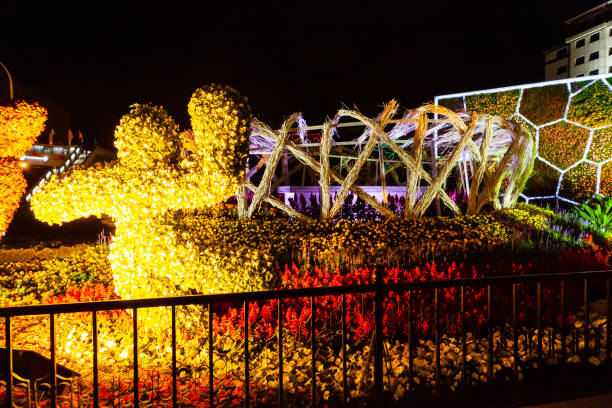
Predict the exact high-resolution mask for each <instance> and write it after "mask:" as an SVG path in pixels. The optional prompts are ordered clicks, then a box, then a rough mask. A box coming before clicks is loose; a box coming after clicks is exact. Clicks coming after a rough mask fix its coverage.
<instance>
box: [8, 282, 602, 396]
mask: <svg viewBox="0 0 612 408" xmlns="http://www.w3.org/2000/svg"><path fill="white" fill-rule="evenodd" d="M611 278H612V270H605V271H586V272H571V273H559V274H546V275H543V274H534V275H519V276H502V277H486V278H474V279H453V280H431V281H418V282H406V283H390V284H385V283H383V282H381V280H380V279H377V280H376V281H375V283H374V284H370V285H353V286H335V287H320V288H304V289H284V290H276V291H260V292H247V293H228V294H213V295H189V296H178V297H167V298H152V299H134V300H111V301H97V302H83V303H71V304H50V305H33V306H15V307H4V308H0V318H4V321H5V339H6V349H5V351H4V352H5V353H6V358H5V366H4V367H2V369H3V370H2V371H4V372H5V373H13V353H12V348H13V344H12V335H11V318H13V317H19V316H34V315H48V316H49V319H50V333H49V340H50V360H51V370H50V373H49V375H50V400H51V401H50V402H51V405H50V406H53V407H55V406H56V403H57V399H56V398H57V395H56V394H57V393H56V390H57V387H58V384H57V378H58V376H57V361H56V358H57V357H56V346H57V345H56V335H55V318H56V316H57V315H59V314H64V313H75V312H92V327H93V336H92V337H93V401H92V402H93V406H94V407H97V406H99V402H100V401H99V391H98V388H99V378H98V350H99V349H98V322H97V313H98V312H102V311H111V310H131V312H132V329H133V333H134V336H133V359H134V363H133V381H134V384H136V386H134V387H133V388H134V389H133V401H134V402H133V404H134V406H135V407H138V406H139V405H140V400H141V399H140V395H139V387H138V385H137V384H139V366H138V336H137V333H138V310H139V309H143V308H151V307H170V308H171V353H172V356H171V358H172V360H171V369H172V386H173V388H172V397H171V403H172V406H173V407H176V406H178V400H177V372H178V371H177V339H176V337H177V336H176V335H177V328H176V323H177V316H176V308H177V307H179V306H186V305H206V306H207V308H208V311H209V313H208V327H209V330H208V363H209V367H210V370H209V403H210V406H211V407H213V406H214V405H215V404H214V391H213V390H214V388H213V375H214V373H213V370H212V367H213V330H212V327H213V313H212V311H213V307H214V306H215V305H216V304H220V303H241V304H242V305H243V306H244V321H245V322H246V323H245V324H244V329H243V330H244V361H245V370H244V376H245V378H244V387H245V388H244V394H245V401H246V406H247V407H248V406H249V403H250V395H249V393H250V390H249V384H250V371H249V324H248V321H249V304H250V303H251V302H260V301H268V300H278V332H277V341H278V348H279V353H278V354H279V357H278V358H279V361H278V371H279V373H278V375H279V384H278V391H279V393H278V403H279V406H284V404H285V401H284V392H283V389H284V384H283V369H284V368H283V338H284V330H283V326H284V322H283V318H282V316H283V302H282V300H284V299H298V298H307V299H309V300H310V309H311V310H310V311H311V316H313V318H311V319H310V325H311V327H310V329H311V333H313V335H311V336H310V347H311V352H312V362H311V367H310V371H311V373H310V374H311V380H312V381H311V398H312V405H313V406H315V404H316V393H317V383H316V365H315V353H316V346H317V345H316V341H315V340H316V339H315V335H314V333H315V318H314V316H316V315H315V307H316V304H315V298H318V297H323V296H341V298H342V302H341V305H342V321H341V336H342V341H341V348H342V350H341V355H342V368H343V370H342V377H343V378H342V385H343V386H342V388H343V390H342V395H343V396H342V398H343V402H344V403H346V401H347V400H348V387H347V369H346V367H347V344H346V340H347V322H346V312H347V309H346V307H347V306H346V297H347V295H368V294H369V295H373V300H374V310H373V314H374V392H375V398H376V401H378V402H379V403H381V401H384V398H385V397H384V395H385V392H384V385H383V360H384V353H383V348H384V345H383V341H384V340H383V313H384V312H383V311H382V304H383V299H384V298H385V297H386V296H387V295H388V294H389V293H390V292H393V293H407V294H408V299H412V297H411V295H412V294H416V293H417V292H418V291H424V290H432V291H433V309H434V314H433V316H434V317H433V319H434V321H433V322H431V323H432V324H433V341H434V343H435V361H434V371H435V379H436V384H438V383H439V379H440V375H441V374H440V371H441V369H440V338H441V335H442V334H443V333H442V329H441V328H440V325H439V321H440V296H439V295H440V290H443V289H452V288H454V289H455V290H458V292H459V293H460V316H461V319H462V324H463V325H464V326H465V320H464V319H465V312H466V311H465V308H464V305H465V302H464V300H465V299H464V293H465V289H466V288H481V289H482V290H485V291H486V304H487V309H486V310H487V318H486V333H487V334H486V340H485V341H486V342H487V343H488V356H487V363H486V364H487V373H488V375H489V378H490V377H491V375H492V373H493V353H494V347H493V330H494V327H493V324H494V315H493V310H495V308H492V300H493V299H492V298H491V294H492V289H494V288H498V287H502V286H507V285H511V287H512V310H511V316H512V318H511V322H508V323H509V324H511V325H512V327H513V330H512V336H513V337H514V342H513V345H512V349H513V355H514V363H513V367H512V370H513V372H514V375H515V376H516V377H518V373H519V367H518V364H519V342H518V319H517V308H518V303H517V285H520V284H528V283H529V284H535V286H536V303H537V307H536V310H535V314H536V316H535V320H536V323H535V324H536V329H537V345H536V347H537V348H536V350H537V364H538V368H541V367H542V359H543V352H542V341H543V336H544V334H543V330H542V329H543V326H542V310H543V305H542V284H544V283H551V282H558V283H559V285H560V286H559V288H560V298H559V302H560V303H559V307H560V310H561V316H564V313H565V312H566V311H565V307H566V305H565V290H566V289H565V287H566V283H567V282H582V285H583V291H584V292H583V296H584V298H583V303H584V304H583V306H584V310H585V311H588V308H589V300H590V299H589V282H592V281H593V280H597V281H599V280H602V279H603V280H605V296H606V311H607V316H608V317H609V316H610V315H611V314H612V303H611V296H610V295H611V293H610V279H611ZM409 302H411V300H409ZM409 306H410V305H409ZM408 310H409V313H410V310H411V309H410V307H409V308H408ZM407 324H408V326H409V327H408V332H409V333H410V334H409V336H408V339H407V342H408V353H409V356H408V361H409V362H408V372H409V382H410V383H412V381H413V376H414V372H413V359H414V347H415V344H416V341H417V339H415V338H414V337H415V336H414V335H413V334H414V328H413V327H412V324H413V322H412V319H411V318H409V319H408V322H407ZM590 324H591V323H590V322H589V313H588V312H587V313H584V323H583V327H584V340H585V342H584V344H585V345H584V351H585V353H586V354H587V355H588V353H589V336H590V332H591V327H590ZM565 326H566V323H565V322H562V323H561V328H560V330H561V331H562V332H563V331H564V329H565V328H566V327H565ZM605 330H606V331H605V350H606V357H605V358H606V360H608V359H609V358H610V352H611V351H612V350H611V348H612V343H611V336H610V319H609V318H608V319H607V320H606V322H605ZM466 334H467V332H466V330H465V327H463V328H462V333H461V337H462V341H461V344H462V347H461V350H462V352H461V360H462V371H463V374H464V376H463V379H464V380H465V378H466V375H465V374H466V372H465V370H466V360H467V354H468V351H467V347H466ZM561 339H562V340H561V341H562V345H561V347H560V351H561V355H562V356H563V357H565V344H564V341H565V340H564V339H565V337H564V336H562V337H561ZM597 345H598V347H599V337H598V340H597ZM530 347H531V340H530ZM552 347H553V348H552V351H550V352H551V353H552V354H554V351H555V350H554V344H553V346H552ZM12 391H13V376H12V375H9V376H8V378H7V387H6V399H7V401H8V404H7V406H9V407H12V406H13V405H12V404H13V395H12V394H13V392H12Z"/></svg>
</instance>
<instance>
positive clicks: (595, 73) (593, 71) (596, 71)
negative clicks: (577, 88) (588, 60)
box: [589, 69, 599, 75]
mask: <svg viewBox="0 0 612 408" xmlns="http://www.w3.org/2000/svg"><path fill="white" fill-rule="evenodd" d="M597 74H599V70H598V69H594V70H592V71H591V72H589V75H597Z"/></svg>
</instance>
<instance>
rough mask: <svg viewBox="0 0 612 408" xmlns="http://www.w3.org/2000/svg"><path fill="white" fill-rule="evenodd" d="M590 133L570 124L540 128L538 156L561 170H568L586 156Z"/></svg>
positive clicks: (559, 123)
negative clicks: (585, 151)
mask: <svg viewBox="0 0 612 408" xmlns="http://www.w3.org/2000/svg"><path fill="white" fill-rule="evenodd" d="M589 134H590V131H589V130H588V129H585V128H583V127H579V126H577V125H574V124H572V123H568V122H557V123H555V124H553V125H548V126H545V127H542V128H540V138H539V141H538V156H539V157H542V158H544V159H546V160H547V161H548V162H549V163H550V164H552V165H554V166H556V167H558V168H559V169H567V168H568V167H570V166H571V165H572V164H574V163H576V162H577V161H578V160H580V159H582V157H583V156H584V150H585V149H586V147H587V142H588V140H589Z"/></svg>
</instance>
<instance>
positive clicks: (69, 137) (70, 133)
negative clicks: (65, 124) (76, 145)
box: [68, 129, 74, 146]
mask: <svg viewBox="0 0 612 408" xmlns="http://www.w3.org/2000/svg"><path fill="white" fill-rule="evenodd" d="M72 139H74V135H73V134H72V130H70V129H68V146H72Z"/></svg>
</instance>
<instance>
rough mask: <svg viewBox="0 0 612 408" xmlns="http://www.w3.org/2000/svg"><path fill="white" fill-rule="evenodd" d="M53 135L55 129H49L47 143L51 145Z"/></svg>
mask: <svg viewBox="0 0 612 408" xmlns="http://www.w3.org/2000/svg"><path fill="white" fill-rule="evenodd" d="M53 135H55V129H51V130H50V131H49V144H50V145H52V144H53Z"/></svg>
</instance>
